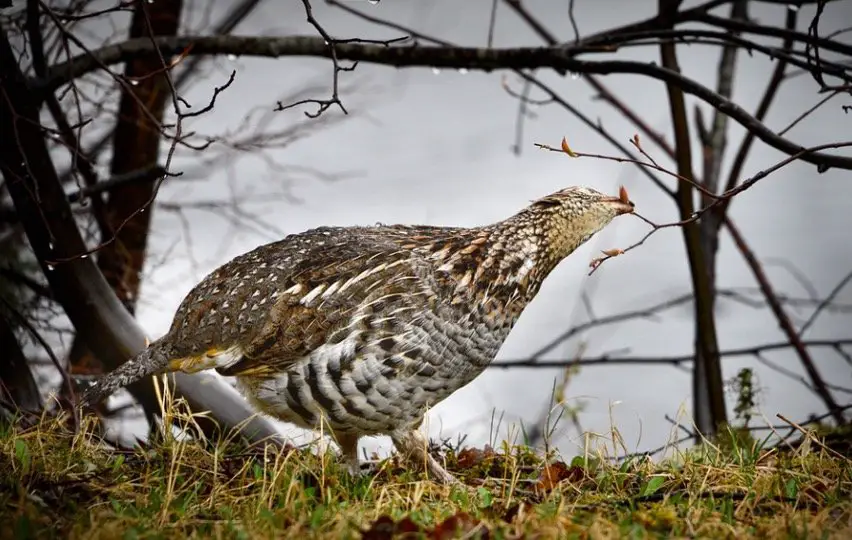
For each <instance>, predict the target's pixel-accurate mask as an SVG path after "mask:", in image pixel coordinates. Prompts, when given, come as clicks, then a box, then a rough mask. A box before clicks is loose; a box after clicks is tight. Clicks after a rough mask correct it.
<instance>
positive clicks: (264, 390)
mask: <svg viewBox="0 0 852 540" xmlns="http://www.w3.org/2000/svg"><path fill="white" fill-rule="evenodd" d="M634 208H635V205H634V203H633V202H632V201H631V200H630V199H629V197H628V195H627V191H626V190H625V189H624V188H623V187H622V188H621V190H620V192H619V195H618V196H610V195H606V194H604V193H602V192H600V191H597V190H595V189H592V188H590V187H583V186H572V187H567V188H564V189H561V190H559V191H556V192H554V193H551V194H549V195H547V196H544V197H541V198H539V199H536V200H534V201H532V202H531V203H530V204H529V205H528V206H526V207H524V208H522V209H521V210H519V211H518V212H516V213H515V214H513V215H511V216H509V217H508V218H506V219H503V220H501V221H497V222H495V223H492V224H489V225H484V226H477V227H470V228H462V227H441V226H430V225H404V224H400V225H382V224H376V225H374V226H348V227H328V226H324V227H318V228H314V229H311V230H307V231H305V232H301V233H297V234H292V235H289V236H286V237H284V238H283V239H281V240H278V241H275V242H272V243H269V244H265V245H262V246H259V247H257V248H255V249H254V250H252V251H249V252H247V253H244V254H242V255H239V256H237V257H236V258H234V259H233V260H231V261H230V262H227V263H225V264H224V265H222V266H221V267H219V268H218V269H216V270H214V271H213V272H211V273H210V274H209V275H207V276H206V277H205V278H204V279H202V280H201V281H200V282H199V283H198V284H197V285H196V286H195V287H194V288H193V289H192V290H191V291H190V292H189V293H188V294H187V295H186V297H185V298H184V299H183V301H182V302H181V303H180V305H179V307H178V308H177V311H176V312H175V315H174V317H173V320H172V323H171V326H170V328H169V330H168V331H167V332H166V334H165V335H164V336H163V337H161V338H159V339H157V340H154V341H152V342H151V343H149V344H148V346H147V347H146V349H145V350H143V351H142V352H141V353H139V354H138V355H137V356H135V357H133V358H131V359H130V360H128V361H127V362H125V363H124V364H122V365H120V366H119V367H117V368H116V369H115V370H114V371H112V372H110V373H107V374H106V375H103V376H102V377H101V378H100V379H99V380H96V381H95V382H93V383H92V384H91V385H90V386H89V388H87V389H86V391H85V392H84V395H83V397H82V400H81V401H82V403H83V404H89V405H93V404H95V403H97V402H99V401H101V400H103V399H104V398H105V397H107V396H108V395H110V394H112V393H113V392H115V391H116V390H118V389H119V388H122V387H124V386H126V385H128V384H132V383H134V382H136V381H138V380H140V379H142V378H144V377H147V376H150V375H156V374H162V373H169V372H175V371H182V372H185V373H194V372H198V371H202V370H208V369H215V370H216V371H217V372H218V373H219V374H221V375H224V376H233V377H235V378H236V387H237V389H238V390H239V391H240V392H241V393H242V394H243V395H244V396H245V397H246V398H247V399H248V401H249V402H250V403H251V404H252V405H253V406H254V407H255V408H256V409H258V410H259V411H261V412H263V413H265V414H268V415H270V416H272V417H274V418H277V419H279V420H282V421H284V422H287V423H290V424H294V425H296V426H299V427H302V428H307V429H313V430H321V431H322V432H323V433H326V434H330V435H331V436H332V437H333V439H334V440H335V442H336V443H337V445H338V446H339V447H340V450H341V454H342V457H343V459H344V460H345V464H346V468H347V470H348V471H349V472H350V473H351V474H353V475H358V474H361V472H360V462H359V457H358V452H357V449H358V443H359V440H360V439H361V438H362V437H370V436H379V435H389V436H390V438H391V440H392V441H393V444H394V446H395V447H396V450H397V452H398V453H400V454H401V455H403V456H404V457H405V458H407V459H408V461H409V463H411V464H419V465H421V466H422V465H423V464H425V467H426V472H427V474H428V475H429V477H431V478H432V479H433V480H435V481H437V482H439V483H445V484H450V483H455V482H457V480H456V479H455V477H454V476H453V475H452V474H451V473H449V472H448V471H447V470H446V469H445V468H444V466H443V465H442V464H441V463H439V462H438V460H437V459H435V457H433V456H432V455H431V454H430V452H429V451H428V450H427V448H428V441H427V440H426V438H425V436H424V435H423V434H422V433H421V432H420V428H421V426H422V423H423V421H424V418H425V415H426V413H427V412H428V410H429V409H431V408H433V407H435V406H436V405H437V404H438V403H440V402H442V401H443V400H444V399H446V398H447V397H449V396H450V395H451V394H453V393H454V392H455V391H457V390H459V389H460V388H462V387H464V386H466V385H467V384H469V383H470V382H471V381H473V380H474V379H475V378H476V377H477V376H478V375H479V374H481V373H482V372H483V371H484V370H485V368H487V367H488V365H489V364H490V363H491V362H492V361H493V360H494V358H495V357H496V356H497V353H498V351H499V349H500V347H501V346H502V344H503V342H504V341H505V340H506V338H507V337H508V335H509V333H510V331H511V330H512V328H513V326H514V325H515V323H516V321H517V320H518V318H519V317H520V315H521V313H522V312H523V311H524V309H525V308H526V307H527V306H528V305H529V304H530V302H531V301H532V300H533V299H534V298H535V296H536V294H537V293H538V291H539V289H540V287H541V285H542V283H543V282H544V280H545V278H546V277H547V276H548V275H549V274H550V272H551V271H552V270H553V269H554V268H555V267H556V266H557V265H558V264H559V263H560V262H561V261H562V260H563V259H565V258H566V257H567V256H569V255H570V254H571V253H572V252H574V251H575V250H576V249H577V248H578V247H579V246H580V245H582V244H583V243H585V242H586V241H587V240H589V238H591V237H592V236H593V235H594V234H596V233H597V232H599V231H600V230H602V229H603V228H604V227H606V226H607V225H608V224H609V223H610V222H611V221H612V220H613V219H614V218H616V217H617V216H619V215H623V214H630V213H633V212H634Z"/></svg>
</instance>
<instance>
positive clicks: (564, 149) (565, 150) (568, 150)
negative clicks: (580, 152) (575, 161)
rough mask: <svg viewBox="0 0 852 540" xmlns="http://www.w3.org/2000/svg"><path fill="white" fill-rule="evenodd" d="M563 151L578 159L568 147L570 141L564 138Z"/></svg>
mask: <svg viewBox="0 0 852 540" xmlns="http://www.w3.org/2000/svg"><path fill="white" fill-rule="evenodd" d="M562 151H563V152H565V153H566V154H568V155H569V156H571V157H578V156H577V154H576V153H575V152H574V151H573V150H571V147H570V146H568V139H566V138H565V137H562Z"/></svg>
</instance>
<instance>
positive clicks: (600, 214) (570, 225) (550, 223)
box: [527, 186, 635, 264]
mask: <svg viewBox="0 0 852 540" xmlns="http://www.w3.org/2000/svg"><path fill="white" fill-rule="evenodd" d="M634 207H635V205H634V204H633V202H632V201H631V200H630V199H629V197H628V195H627V190H625V189H624V188H623V187H622V188H621V190H620V191H619V194H618V195H617V196H612V195H606V194H604V193H601V192H599V191H597V190H594V189H592V188H588V187H580V186H572V187H568V188H565V189H562V190H560V191H557V192H556V193H552V194H550V195H547V196H546V197H542V198H541V199H538V200H536V201H533V203H532V205H530V207H529V208H528V209H527V211H528V212H529V216H530V217H531V218H532V220H533V221H534V222H535V223H536V227H535V228H536V231H535V235H536V236H538V237H539V238H540V240H542V241H543V243H544V245H545V246H547V252H548V253H547V258H548V259H551V260H550V261H549V262H550V263H551V264H557V263H558V262H559V261H561V260H562V259H564V258H565V257H567V256H568V255H570V254H571V253H572V252H573V251H574V250H576V249H577V248H578V247H580V246H581V245H582V244H583V243H584V242H586V241H587V240H588V239H589V238H591V237H592V236H593V235H594V234H595V233H597V232H598V231H600V230H601V229H603V228H604V227H606V226H607V225H608V224H609V223H610V222H611V221H612V220H613V219H615V218H616V217H617V216H620V215H622V214H630V213H632V212H633V209H634Z"/></svg>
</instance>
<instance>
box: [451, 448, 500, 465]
mask: <svg viewBox="0 0 852 540" xmlns="http://www.w3.org/2000/svg"><path fill="white" fill-rule="evenodd" d="M492 457H494V449H493V448H491V446H488V445H486V446H485V449H483V450H480V449H479V448H465V449H464V450H462V451H461V452H459V455H458V457H457V458H456V463H457V465H458V468H459V469H470V468H473V467H476V466H477V465H481V464H482V462H484V461H485V460H487V459H490V458H492Z"/></svg>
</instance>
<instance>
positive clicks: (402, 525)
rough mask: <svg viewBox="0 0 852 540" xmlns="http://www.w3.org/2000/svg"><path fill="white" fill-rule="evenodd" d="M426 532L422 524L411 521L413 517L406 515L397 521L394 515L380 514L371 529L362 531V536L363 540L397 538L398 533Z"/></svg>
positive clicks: (415, 534)
mask: <svg viewBox="0 0 852 540" xmlns="http://www.w3.org/2000/svg"><path fill="white" fill-rule="evenodd" d="M424 532H425V531H424V530H423V529H422V528H421V527H420V526H418V525H417V524H416V523H414V522H413V521H411V518H408V517H404V518H402V519H401V520H399V521H398V522H395V521H394V520H393V518H392V517H390V516H388V515H387V514H385V515H382V516H379V518H378V519H376V521H374V522H373V523H372V525H371V526H370V528H369V529H367V530H365V531H361V538H362V539H363V540H393V539H394V538H397V535H412V536H419V535H422V534H423V533H424Z"/></svg>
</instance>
